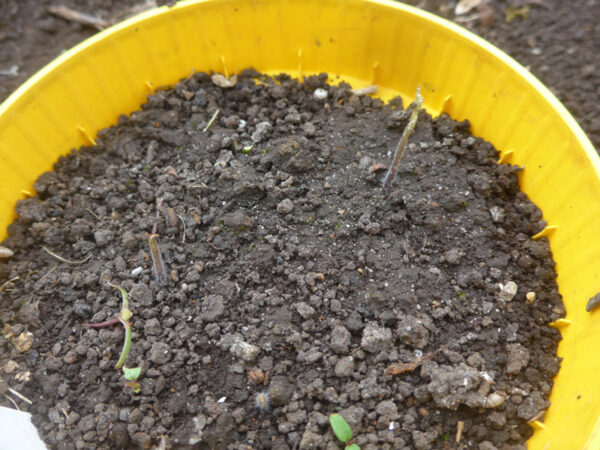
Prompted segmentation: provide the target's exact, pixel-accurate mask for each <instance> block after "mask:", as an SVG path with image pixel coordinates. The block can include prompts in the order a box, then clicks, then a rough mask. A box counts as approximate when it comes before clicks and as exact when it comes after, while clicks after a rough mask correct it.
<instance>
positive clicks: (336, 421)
mask: <svg viewBox="0 0 600 450" xmlns="http://www.w3.org/2000/svg"><path fill="white" fill-rule="evenodd" d="M329 423H330V424H331V429H332V430H333V434H335V437H336V438H338V439H339V440H340V442H341V443H343V444H344V445H345V447H344V449H345V450H360V447H359V446H358V445H356V444H355V443H354V442H352V429H351V428H350V425H348V422H346V419H344V418H343V417H342V416H340V415H339V414H331V415H330V416H329Z"/></svg>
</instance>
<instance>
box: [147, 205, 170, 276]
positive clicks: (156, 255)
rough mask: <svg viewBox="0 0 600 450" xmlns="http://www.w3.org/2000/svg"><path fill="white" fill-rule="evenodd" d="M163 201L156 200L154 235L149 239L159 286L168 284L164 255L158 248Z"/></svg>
mask: <svg viewBox="0 0 600 450" xmlns="http://www.w3.org/2000/svg"><path fill="white" fill-rule="evenodd" d="M162 203H163V199H162V198H157V199H156V219H155V220H154V226H153V227H152V234H150V237H149V238H148V245H149V246H150V255H151V256H152V266H153V267H154V275H155V276H156V282H157V283H158V284H159V285H161V286H162V285H164V284H166V283H167V270H166V269H165V264H164V262H163V258H162V253H161V252H160V247H159V246H158V234H157V232H158V219H160V210H161V208H162Z"/></svg>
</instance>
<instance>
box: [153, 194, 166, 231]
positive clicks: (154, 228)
mask: <svg viewBox="0 0 600 450" xmlns="http://www.w3.org/2000/svg"><path fill="white" fill-rule="evenodd" d="M162 204H163V199H162V198H160V197H159V198H157V199H156V219H154V225H153V226H152V233H150V234H156V233H157V232H158V219H160V208H161V207H162Z"/></svg>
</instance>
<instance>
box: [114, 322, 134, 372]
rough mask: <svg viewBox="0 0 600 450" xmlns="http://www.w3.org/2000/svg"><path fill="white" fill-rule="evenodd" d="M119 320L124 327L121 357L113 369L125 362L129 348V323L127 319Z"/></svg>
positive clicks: (118, 367)
mask: <svg viewBox="0 0 600 450" xmlns="http://www.w3.org/2000/svg"><path fill="white" fill-rule="evenodd" d="M119 322H121V323H122V324H123V326H124V327H125V338H124V339H123V350H121V357H120V358H119V360H118V361H117V363H116V364H115V369H117V370H118V369H120V368H121V367H123V364H125V361H126V360H127V355H129V350H130V349H131V323H130V322H129V321H128V320H121V319H119Z"/></svg>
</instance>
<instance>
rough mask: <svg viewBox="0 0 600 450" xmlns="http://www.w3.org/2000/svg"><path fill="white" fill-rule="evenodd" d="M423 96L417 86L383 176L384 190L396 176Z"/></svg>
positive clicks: (390, 185) (389, 186) (387, 188)
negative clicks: (405, 122) (394, 150)
mask: <svg viewBox="0 0 600 450" xmlns="http://www.w3.org/2000/svg"><path fill="white" fill-rule="evenodd" d="M423 102H424V99H423V96H422V95H421V86H418V87H417V93H416V95H415V101H414V102H412V103H411V104H410V106H409V107H408V109H410V110H411V114H410V119H409V121H408V125H406V128H405V129H404V131H403V132H402V136H401V137H400V141H399V142H398V145H397V146H396V152H395V153H394V159H393V160H392V165H391V166H390V168H389V170H388V172H387V174H386V175H385V178H384V179H383V188H384V189H385V190H389V189H390V188H391V187H392V182H393V181H394V178H395V177H396V173H397V172H398V168H399V167H400V162H401V161H402V155H403V154H404V149H405V148H406V144H407V143H408V138H409V137H410V136H411V134H413V131H415V126H416V125H417V120H418V118H419V111H420V110H421V108H422V107H423Z"/></svg>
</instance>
